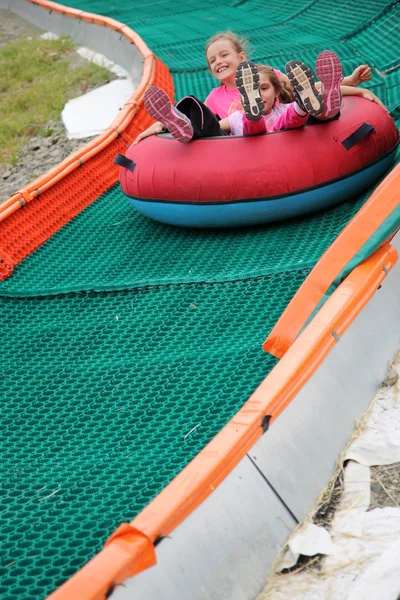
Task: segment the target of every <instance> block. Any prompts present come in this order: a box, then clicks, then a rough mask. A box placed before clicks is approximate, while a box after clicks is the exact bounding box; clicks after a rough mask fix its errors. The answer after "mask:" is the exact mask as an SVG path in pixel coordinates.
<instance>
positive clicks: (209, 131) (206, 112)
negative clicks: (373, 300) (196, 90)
mask: <svg viewBox="0 0 400 600" xmlns="http://www.w3.org/2000/svg"><path fill="white" fill-rule="evenodd" d="M176 108H177V109H178V110H180V112H182V113H183V114H184V115H186V116H187V117H189V119H190V122H191V124H192V127H193V131H194V135H193V139H194V140H195V139H198V138H204V137H219V136H221V135H227V134H226V133H225V132H224V131H222V129H221V127H220V126H219V121H218V118H217V117H216V116H215V115H214V113H213V112H212V110H210V109H209V108H208V107H207V106H206V105H205V104H203V102H200V100H197V98H195V97H194V96H186V97H185V98H182V100H179V102H178V103H177V104H176Z"/></svg>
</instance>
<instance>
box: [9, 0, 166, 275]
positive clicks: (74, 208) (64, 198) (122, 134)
mask: <svg viewBox="0 0 400 600" xmlns="http://www.w3.org/2000/svg"><path fill="white" fill-rule="evenodd" d="M26 1H27V2H31V3H32V4H38V5H40V6H41V7H43V8H47V9H49V10H51V11H53V12H58V13H63V14H65V15H66V16H68V17H71V18H74V19H81V20H83V21H87V22H89V23H95V24H97V25H103V26H105V27H108V28H110V29H113V30H115V31H117V32H118V33H120V34H121V35H123V36H124V37H125V38H126V39H128V40H129V41H130V42H131V43H132V44H134V45H135V46H136V48H137V49H138V51H139V52H140V53H141V54H142V56H143V61H144V63H143V75H142V80H141V82H140V85H139V87H138V88H137V89H136V90H135V92H134V93H133V95H132V97H131V98H130V99H129V100H128V102H127V103H126V104H125V105H124V107H123V108H122V109H121V111H120V112H119V113H118V116H117V117H116V119H115V120H114V121H113V122H112V123H111V125H110V127H109V128H108V129H107V130H106V131H105V132H104V133H103V134H101V135H99V136H97V137H96V138H95V139H94V140H93V141H92V142H90V143H89V144H87V145H86V146H85V147H84V148H82V149H81V150H79V151H77V152H75V153H74V154H72V155H71V156H69V157H68V158H67V159H65V160H64V161H63V162H61V163H60V164H59V165H57V167H55V168H53V169H51V170H50V171H48V172H47V173H45V174H44V175H41V176H40V177H38V178H37V179H35V180H34V181H32V182H31V183H29V184H28V185H26V186H25V187H23V188H21V189H20V190H18V191H17V192H16V193H15V194H13V195H12V196H11V197H10V198H9V199H8V200H7V201H6V202H5V203H3V204H1V205H0V279H4V278H6V277H8V276H9V275H10V274H11V273H12V271H13V269H14V267H15V265H16V264H18V263H19V262H20V261H21V260H23V259H24V258H25V257H26V256H28V255H29V254H30V253H31V252H33V251H34V250H35V249H36V248H37V247H38V246H40V244H42V243H43V242H45V241H46V240H47V239H48V238H49V237H51V236H52V235H53V234H54V233H55V232H56V231H57V230H58V229H60V228H61V227H62V226H63V225H65V224H66V223H67V222H68V221H70V220H71V219H72V218H73V217H74V216H75V215H76V214H78V213H79V212H80V211H81V210H83V209H84V208H85V207H86V206H88V205H89V204H90V203H91V202H93V201H94V200H96V199H97V198H98V197H99V196H100V195H101V194H103V193H104V192H105V191H106V190H107V189H108V188H109V187H110V186H112V185H113V184H114V183H116V182H117V181H118V172H119V169H118V167H117V166H116V165H114V164H113V159H114V157H115V155H116V154H117V153H118V152H122V153H125V151H126V147H127V145H129V144H130V143H131V142H132V141H133V140H134V138H135V137H136V136H137V135H138V133H140V132H141V131H143V129H145V128H146V127H148V126H149V125H150V124H151V123H153V122H154V121H153V119H151V117H150V116H149V115H148V113H147V112H146V110H145V108H144V106H143V97H144V92H145V91H146V89H147V87H148V86H149V85H150V84H155V85H158V86H160V87H162V88H163V89H164V90H165V91H166V92H167V93H168V94H169V96H170V97H171V98H173V82H172V77H171V75H170V74H169V71H168V69H167V67H166V66H165V65H163V63H161V61H160V60H158V59H157V58H156V57H155V56H154V54H153V53H152V52H151V50H150V49H149V48H148V46H147V45H146V44H145V43H144V41H143V40H142V39H141V38H140V37H139V36H138V34H137V33H135V32H134V31H133V30H132V29H130V28H129V27H127V26H126V25H124V24H123V23H119V22H118V21H115V20H114V19H109V18H106V17H101V16H99V15H95V14H91V13H87V12H84V11H80V10H74V9H71V8H67V7H65V6H62V5H61V4H56V3H54V2H49V1H47V0H26ZM21 208H24V210H23V211H21V210H20V209H21Z"/></svg>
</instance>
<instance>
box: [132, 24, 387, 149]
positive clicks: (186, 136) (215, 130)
mask: <svg viewBox="0 0 400 600" xmlns="http://www.w3.org/2000/svg"><path fill="white" fill-rule="evenodd" d="M206 59H207V64H208V67H209V70H210V72H211V73H212V75H213V76H214V77H215V78H216V79H217V80H218V81H219V82H220V86H219V87H217V88H214V89H213V90H212V91H211V92H210V94H209V95H208V96H207V98H206V100H205V104H203V103H202V102H200V100H198V99H197V98H195V97H194V96H186V97H185V98H183V99H182V100H180V101H179V102H178V103H177V104H176V105H175V106H174V105H173V104H171V102H170V100H169V98H168V96H167V94H165V92H164V91H163V90H161V89H160V88H157V87H155V86H150V88H148V90H147V91H146V94H145V106H146V108H147V110H148V112H149V114H150V115H151V116H152V117H153V118H154V119H155V120H156V121H157V122H156V123H154V124H153V125H151V126H150V127H149V128H148V129H146V130H145V131H143V132H142V133H140V134H139V135H138V136H137V138H136V140H135V142H134V143H135V144H137V143H138V142H139V141H140V140H142V139H144V138H146V137H148V136H149V135H153V134H156V133H161V132H162V131H164V130H168V131H169V132H170V133H171V134H172V135H173V136H174V137H175V138H176V139H177V140H178V141H180V142H183V143H186V142H189V141H191V140H192V139H197V138H200V137H214V136H220V135H224V134H225V132H226V131H227V126H226V123H223V127H221V123H220V122H219V119H225V118H227V117H228V116H229V115H230V114H233V113H234V112H236V111H242V110H243V108H242V103H241V95H240V92H239V89H238V87H237V84H236V80H235V75H236V70H237V68H238V66H239V64H240V63H241V62H242V61H244V60H245V59H246V51H245V46H244V44H243V42H241V41H240V40H239V38H238V37H237V36H236V35H235V34H234V33H232V32H231V31H227V32H224V33H219V34H216V35H215V36H213V37H212V38H211V39H210V40H209V41H208V42H207V45H206ZM272 71H273V72H274V73H275V75H276V78H277V79H278V81H279V83H280V86H281V89H282V90H285V91H286V92H287V93H289V94H290V93H291V82H290V81H289V78H288V77H287V76H286V75H285V74H283V73H281V72H280V71H279V70H277V69H273V68H272ZM332 76H334V74H333V73H330V74H328V80H329V79H332ZM370 77H371V70H370V68H369V67H368V65H361V66H359V67H357V69H355V71H354V72H353V73H352V75H351V76H350V77H347V78H344V79H343V81H342V85H350V86H356V85H358V84H359V83H361V82H363V81H367V80H368V79H370ZM316 85H317V86H318V85H319V84H316ZM339 85H340V82H339V83H337V82H336V88H335V90H334V92H335V94H336V96H337V97H338V96H339V92H338V90H339ZM327 91H328V92H329V93H331V90H327V89H326V88H325V89H324V88H322V90H321V92H322V95H323V96H324V95H326V92H327ZM361 91H362V92H365V93H367V90H361ZM346 93H347V94H349V93H352V92H351V90H350V92H349V91H347V92H346ZM368 94H369V95H370V97H369V99H370V100H375V101H376V96H374V95H373V94H372V93H371V92H368ZM357 95H361V94H358V93H357ZM366 97H367V95H366ZM277 104H278V99H277V100H276V102H275V105H277ZM311 114H312V113H311Z"/></svg>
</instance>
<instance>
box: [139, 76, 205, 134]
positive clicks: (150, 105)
mask: <svg viewBox="0 0 400 600" xmlns="http://www.w3.org/2000/svg"><path fill="white" fill-rule="evenodd" d="M144 105H145V107H146V109H147V112H148V113H149V115H150V116H151V117H153V119H155V120H156V121H160V123H162V124H163V125H164V127H166V128H167V129H168V131H169V132H170V134H171V135H173V136H174V138H175V139H176V140H178V142H182V143H183V144H186V143H187V142H190V141H191V139H192V138H193V127H192V124H191V122H190V119H189V118H188V117H187V116H186V115H184V114H183V113H181V112H180V111H179V110H178V109H177V108H175V106H174V105H173V104H172V102H171V100H170V99H169V97H168V95H167V94H166V93H165V92H164V91H163V90H162V89H160V88H158V87H156V86H154V85H151V86H150V87H149V88H148V89H147V90H146V93H145V95H144Z"/></svg>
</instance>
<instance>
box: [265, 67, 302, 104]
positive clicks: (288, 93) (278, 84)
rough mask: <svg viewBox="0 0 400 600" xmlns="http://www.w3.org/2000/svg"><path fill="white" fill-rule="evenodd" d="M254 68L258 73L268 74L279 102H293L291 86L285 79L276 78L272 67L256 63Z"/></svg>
mask: <svg viewBox="0 0 400 600" xmlns="http://www.w3.org/2000/svg"><path fill="white" fill-rule="evenodd" d="M256 69H257V71H258V72H259V73H266V74H267V75H268V77H269V80H270V82H271V84H272V85H273V87H274V90H275V92H278V94H279V96H278V98H279V100H280V102H282V103H283V104H289V103H290V102H293V100H294V96H293V91H292V88H291V87H290V86H289V85H288V84H287V83H286V82H285V81H280V79H278V75H277V74H276V73H275V71H274V69H273V68H272V67H269V66H268V65H256Z"/></svg>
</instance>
